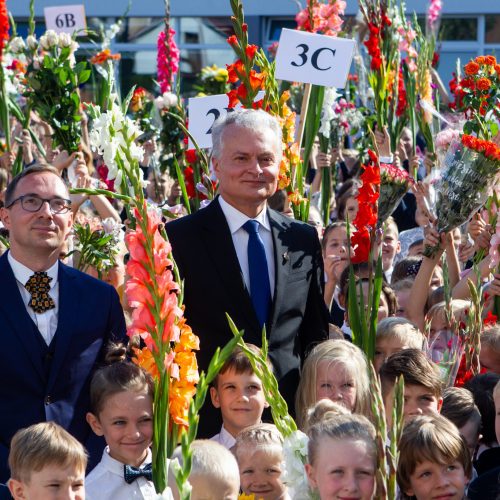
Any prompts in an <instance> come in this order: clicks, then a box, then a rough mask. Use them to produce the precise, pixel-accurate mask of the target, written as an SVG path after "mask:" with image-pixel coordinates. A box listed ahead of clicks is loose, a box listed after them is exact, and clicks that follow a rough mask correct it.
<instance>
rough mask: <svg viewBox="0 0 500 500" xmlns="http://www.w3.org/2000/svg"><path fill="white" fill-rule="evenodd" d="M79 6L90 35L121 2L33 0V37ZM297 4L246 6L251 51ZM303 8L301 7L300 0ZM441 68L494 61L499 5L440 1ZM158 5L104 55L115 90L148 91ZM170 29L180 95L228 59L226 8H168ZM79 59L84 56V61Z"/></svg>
mask: <svg viewBox="0 0 500 500" xmlns="http://www.w3.org/2000/svg"><path fill="white" fill-rule="evenodd" d="M9 3H10V5H8V8H9V9H10V10H11V12H12V14H13V15H14V18H15V20H16V22H17V24H18V32H19V34H20V35H22V36H24V35H25V34H26V31H27V19H28V11H29V9H28V6H29V0H15V1H14V2H9ZM77 3H84V5H85V10H86V15H87V23H88V27H89V28H90V29H94V30H96V31H98V27H99V26H100V25H107V26H109V25H111V24H113V23H114V22H116V20H117V19H118V18H119V17H120V16H122V15H123V13H124V12H125V11H126V10H127V5H128V0H113V1H110V0H107V1H104V0H84V1H83V2H78V0H36V2H35V4H36V5H35V9H36V11H35V13H36V18H37V33H38V35H40V34H42V33H43V31H44V30H45V25H44V19H43V8H44V7H47V6H55V5H64V4H68V5H74V4H77ZM298 3H299V2H298V0H297V1H296V0H246V1H245V2H244V8H245V15H246V20H247V23H248V25H249V35H250V39H251V42H252V43H256V44H258V45H260V46H262V47H264V48H268V47H269V46H270V45H271V44H272V43H273V42H275V41H277V40H278V39H279V36H280V32H281V29H282V28H295V26H296V23H295V20H294V16H295V14H296V12H297V11H298ZM301 3H302V5H304V3H305V0H302V2H301ZM443 4H444V7H443V18H442V39H441V43H440V50H441V61H440V65H439V73H440V75H441V77H442V78H443V81H444V82H445V83H446V82H448V81H449V80H450V78H451V74H452V72H453V71H454V70H455V67H456V61H457V58H460V60H461V61H462V63H464V62H465V61H468V60H469V59H470V58H472V57H475V56H477V55H480V54H497V55H498V54H500V0H481V1H479V2H470V0H443ZM427 6H428V0H408V1H407V2H406V7H407V12H409V13H411V12H413V11H415V12H416V13H417V16H418V17H419V18H423V17H424V16H425V12H426V10H427ZM164 9H165V5H164V3H163V1H162V0H132V3H131V7H130V10H129V12H128V14H127V16H126V18H125V19H124V23H123V28H122V30H121V31H120V33H119V34H118V35H117V37H116V38H115V40H114V42H113V44H112V46H111V49H112V52H120V53H121V56H122V58H121V61H120V64H119V68H118V74H119V78H120V82H121V86H122V88H123V89H129V88H130V87H131V86H132V85H133V84H138V85H142V86H145V87H149V88H150V89H152V85H154V84H152V82H151V78H154V77H155V74H156V38H157V36H158V33H159V31H161V30H162V29H163V16H164ZM170 11H171V24H172V27H173V28H174V29H175V30H176V32H177V35H176V37H177V43H178V45H179V48H180V50H181V63H180V71H181V77H182V78H181V82H182V86H183V89H182V90H183V92H184V93H190V89H191V87H192V85H193V83H194V81H195V79H196V75H197V74H198V73H199V72H200V70H201V68H202V67H204V66H207V65H212V64H216V65H217V66H222V67H224V66H225V65H226V64H229V63H231V62H232V61H233V59H234V55H233V51H232V50H231V48H230V47H229V46H228V44H227V43H226V38H227V37H228V36H229V35H231V34H232V28H231V22H230V18H229V16H230V7H229V0H171V5H170ZM357 11H358V2H357V0H347V9H346V16H345V17H346V24H347V25H351V24H352V23H354V21H355V16H356V13H357ZM96 49H97V46H96V45H92V44H91V43H86V44H82V49H81V52H80V57H85V56H86V55H88V56H89V57H90V55H91V54H92V53H95V51H96ZM85 51H87V54H86V53H85Z"/></svg>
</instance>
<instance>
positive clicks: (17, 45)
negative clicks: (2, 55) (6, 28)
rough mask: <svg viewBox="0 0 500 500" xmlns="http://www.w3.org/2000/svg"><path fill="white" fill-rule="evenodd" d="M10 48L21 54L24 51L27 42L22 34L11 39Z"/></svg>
mask: <svg viewBox="0 0 500 500" xmlns="http://www.w3.org/2000/svg"><path fill="white" fill-rule="evenodd" d="M9 48H10V50H11V51H12V52H13V53H14V54H19V53H21V52H23V51H24V49H25V48H26V44H25V43H24V40H23V39H22V38H21V37H20V36H16V37H15V38H13V39H12V40H11V41H10V43H9Z"/></svg>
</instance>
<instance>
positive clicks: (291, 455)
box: [282, 431, 313, 500]
mask: <svg viewBox="0 0 500 500" xmlns="http://www.w3.org/2000/svg"><path fill="white" fill-rule="evenodd" d="M308 441H309V439H308V437H307V435H306V434H304V433H303V432H302V431H295V432H293V433H292V434H290V435H289V436H287V437H286V438H285V440H284V442H283V459H284V461H283V473H282V478H283V482H284V483H285V484H286V485H287V488H288V491H289V494H290V497H291V498H292V500H306V499H310V498H313V497H312V494H311V491H310V490H309V484H308V482H307V476H306V471H305V468H304V464H305V463H306V462H307V443H308Z"/></svg>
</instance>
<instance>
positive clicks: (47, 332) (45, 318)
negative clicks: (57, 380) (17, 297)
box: [7, 252, 59, 345]
mask: <svg viewBox="0 0 500 500" xmlns="http://www.w3.org/2000/svg"><path fill="white" fill-rule="evenodd" d="M7 259H8V261H9V264H10V267H11V268H12V272H13V273H14V277H15V278H16V280H17V287H18V288H19V292H20V293H21V297H22V299H23V302H24V305H25V307H26V311H28V314H29V315H30V317H31V319H32V320H33V322H34V323H35V325H36V326H37V327H38V330H39V331H40V333H41V334H42V337H43V339H44V340H45V342H46V343H47V345H49V344H50V342H51V341H52V339H53V338H54V335H55V333H56V330H57V313H58V311H59V281H58V279H57V278H58V271H59V261H56V263H55V264H54V265H53V266H52V267H50V268H49V269H47V271H46V272H47V275H48V276H49V278H52V281H51V282H50V290H49V295H50V296H51V297H52V300H53V301H54V304H55V306H56V307H55V308H54V309H49V310H48V311H45V312H44V313H40V314H39V313H36V312H35V311H33V309H32V308H31V307H30V306H29V302H30V300H31V294H30V293H29V292H28V290H26V288H25V287H24V285H25V284H26V283H27V282H28V280H29V279H30V278H31V276H33V274H35V271H32V270H31V269H30V268H28V267H26V266H25V265H24V264H21V263H20V262H18V261H17V260H16V259H14V257H12V253H11V252H9V253H8V254H7Z"/></svg>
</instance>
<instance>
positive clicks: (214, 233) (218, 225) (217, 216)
mask: <svg viewBox="0 0 500 500" xmlns="http://www.w3.org/2000/svg"><path fill="white" fill-rule="evenodd" d="M203 210H204V211H205V210H206V212H205V214H204V215H205V217H204V219H203V224H202V225H203V238H204V240H205V247H206V248H207V252H208V255H209V257H210V258H211V260H212V262H213V264H214V267H215V269H216V270H217V273H218V274H219V277H220V279H221V281H222V283H223V286H224V289H225V290H226V291H227V295H228V296H229V297H231V299H232V301H234V303H235V304H238V308H239V309H240V310H241V311H242V313H243V314H244V316H245V317H246V319H247V321H248V323H249V324H250V325H254V326H255V328H256V330H257V331H258V330H259V324H258V320H257V316H256V314H255V311H254V309H253V305H252V300H251V298H250V294H249V293H248V290H247V288H246V286H245V280H244V279H243V274H242V272H241V268H240V264H239V262H238V257H237V256H236V251H235V250H234V245H233V240H232V237H231V233H230V231H229V226H228V224H227V221H226V218H225V217H224V213H223V212H222V209H221V208H220V205H219V202H218V200H217V199H215V200H214V201H212V203H210V205H208V207H206V208H204V209H203Z"/></svg>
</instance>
